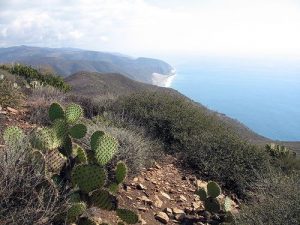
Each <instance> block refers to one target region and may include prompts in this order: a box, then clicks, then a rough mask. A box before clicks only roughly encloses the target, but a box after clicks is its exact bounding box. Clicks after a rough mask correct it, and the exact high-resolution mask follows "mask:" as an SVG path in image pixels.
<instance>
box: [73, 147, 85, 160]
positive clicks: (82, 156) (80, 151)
mask: <svg viewBox="0 0 300 225" xmlns="http://www.w3.org/2000/svg"><path fill="white" fill-rule="evenodd" d="M73 154H74V155H75V156H76V157H77V160H78V161H79V162H80V163H87V162H88V157H87V154H86V152H85V150H84V149H83V148H81V147H80V146H79V145H77V146H76V147H75V148H74V149H73Z"/></svg>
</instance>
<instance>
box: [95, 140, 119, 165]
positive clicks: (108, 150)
mask: <svg viewBox="0 0 300 225" xmlns="http://www.w3.org/2000/svg"><path fill="white" fill-rule="evenodd" d="M95 143H96V144H97V146H96V148H93V150H94V152H95V158H96V160H97V162H98V163H99V164H100V165H102V166H104V165H106V164H107V163H108V162H109V161H110V160H111V159H112V158H113V156H114V155H115V153H116V152H117V150H118V141H117V140H116V139H115V138H114V137H112V136H110V135H108V134H105V135H102V136H100V137H98V139H97V141H95ZM94 147H95V146H94Z"/></svg>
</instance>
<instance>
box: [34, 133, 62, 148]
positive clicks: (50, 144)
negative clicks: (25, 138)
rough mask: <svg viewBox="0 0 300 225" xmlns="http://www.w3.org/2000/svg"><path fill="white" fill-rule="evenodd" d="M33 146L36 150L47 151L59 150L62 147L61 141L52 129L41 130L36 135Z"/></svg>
mask: <svg viewBox="0 0 300 225" xmlns="http://www.w3.org/2000/svg"><path fill="white" fill-rule="evenodd" d="M31 144H32V146H33V147H34V148H36V149H39V150H41V151H46V150H52V149H55V148H58V147H59V146H60V145H61V141H60V140H59V139H57V136H56V135H55V133H54V132H53V130H52V129H50V128H41V129H38V130H37V131H36V132H35V133H34V136H33V138H32V140H31Z"/></svg>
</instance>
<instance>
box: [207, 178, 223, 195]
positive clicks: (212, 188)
mask: <svg viewBox="0 0 300 225" xmlns="http://www.w3.org/2000/svg"><path fill="white" fill-rule="evenodd" d="M207 194H208V196H210V197H212V198H216V197H218V196H219V195H220V194H221V188H220V186H219V185H218V184H217V183H216V182H214V181H210V182H208V184H207Z"/></svg>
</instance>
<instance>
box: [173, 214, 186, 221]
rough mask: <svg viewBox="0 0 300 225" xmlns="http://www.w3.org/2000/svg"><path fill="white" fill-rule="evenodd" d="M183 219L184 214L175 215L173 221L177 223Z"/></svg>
mask: <svg viewBox="0 0 300 225" xmlns="http://www.w3.org/2000/svg"><path fill="white" fill-rule="evenodd" d="M184 218H185V214H178V215H175V220H177V221H181V220H183V219H184Z"/></svg>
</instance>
